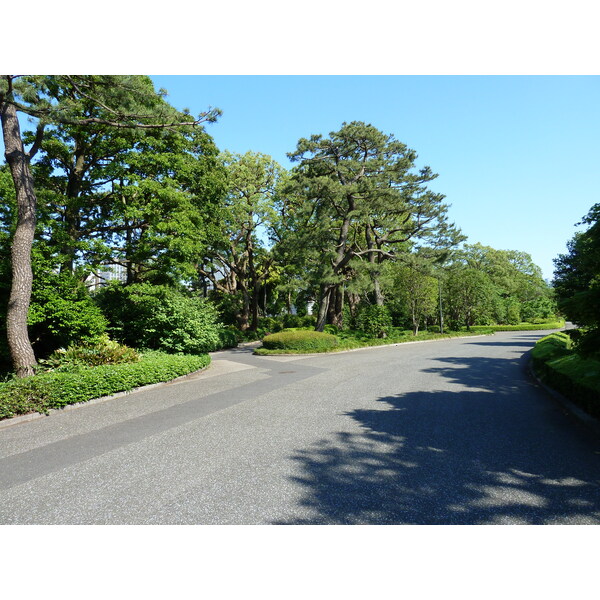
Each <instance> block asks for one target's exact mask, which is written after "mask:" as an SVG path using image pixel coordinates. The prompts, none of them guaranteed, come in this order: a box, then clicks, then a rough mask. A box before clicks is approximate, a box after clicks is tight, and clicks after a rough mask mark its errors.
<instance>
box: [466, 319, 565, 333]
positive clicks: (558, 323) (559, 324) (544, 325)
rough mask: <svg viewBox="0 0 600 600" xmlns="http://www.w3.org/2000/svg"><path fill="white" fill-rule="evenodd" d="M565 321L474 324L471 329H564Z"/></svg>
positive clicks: (482, 330)
mask: <svg viewBox="0 0 600 600" xmlns="http://www.w3.org/2000/svg"><path fill="white" fill-rule="evenodd" d="M564 326H565V322H564V321H555V322H553V323H520V324H519V325H472V326H471V331H481V332H485V331H490V330H491V331H540V330H542V331H543V330H545V329H562V328H563V327H564Z"/></svg>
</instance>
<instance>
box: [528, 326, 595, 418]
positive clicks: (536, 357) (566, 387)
mask: <svg viewBox="0 0 600 600" xmlns="http://www.w3.org/2000/svg"><path fill="white" fill-rule="evenodd" d="M571 348H572V340H571V338H570V337H569V336H568V335H566V334H565V333H562V332H557V333H552V334H550V335H547V336H546V337H543V338H542V339H541V340H539V341H538V342H537V344H536V345H535V346H534V348H533V350H532V351H531V360H532V364H533V368H534V370H535V372H536V373H537V374H538V376H539V377H540V378H541V379H542V381H543V382H544V383H546V384H547V385H549V386H550V387H551V388H554V389H555V390H557V391H559V392H560V393H562V394H564V396H566V397H567V398H569V400H571V401H572V402H573V403H574V404H577V405H578V406H580V407H581V408H582V409H583V410H585V411H586V412H587V413H588V414H590V415H592V416H594V417H596V418H600V362H599V361H597V360H592V359H585V358H582V357H581V356H579V355H578V354H577V353H576V352H574V351H573V350H572V349H571Z"/></svg>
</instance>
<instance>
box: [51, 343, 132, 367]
mask: <svg viewBox="0 0 600 600" xmlns="http://www.w3.org/2000/svg"><path fill="white" fill-rule="evenodd" d="M139 360H140V355H139V353H138V352H136V351H135V350H134V349H133V348H129V347H128V346H123V345H122V344H119V343H118V342H114V341H112V340H110V339H108V336H107V335H106V334H105V335H103V336H102V337H101V338H100V340H99V341H97V342H88V343H82V344H79V345H78V346H69V347H68V348H67V349H66V350H65V349H64V348H59V349H58V350H55V351H54V352H53V353H52V354H51V355H50V356H49V357H48V358H47V359H46V360H43V359H41V360H40V366H41V368H42V369H44V370H62V371H67V370H73V369H74V368H77V367H80V366H86V367H97V366H100V365H118V364H124V363H132V362H137V361H139Z"/></svg>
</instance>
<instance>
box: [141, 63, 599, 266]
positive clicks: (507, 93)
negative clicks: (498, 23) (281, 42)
mask: <svg viewBox="0 0 600 600" xmlns="http://www.w3.org/2000/svg"><path fill="white" fill-rule="evenodd" d="M152 79H153V80H154V82H155V84H156V86H157V87H162V88H165V89H166V90H167V91H168V92H169V96H168V100H169V101H170V102H171V104H173V105H174V106H175V107H177V108H180V109H181V108H189V109H190V110H191V111H192V113H193V114H197V113H200V112H202V111H203V110H206V108H207V107H208V106H213V107H218V108H220V109H222V111H223V115H222V116H221V117H220V118H219V120H218V121H217V122H216V123H215V124H210V125H208V126H207V130H208V132H209V133H210V134H211V135H212V136H213V138H214V140H215V142H216V144H217V146H218V147H219V148H220V149H222V150H230V151H232V152H239V153H243V152H246V151H247V150H252V151H255V152H262V153H265V154H270V155H271V156H272V157H273V158H274V159H275V160H277V161H278V162H280V163H281V164H282V165H284V166H286V167H290V166H291V163H289V161H288V160H287V157H286V153H287V152H291V151H293V150H294V149H295V147H296V143H297V141H298V139H299V138H301V137H308V136H309V135H311V134H315V133H320V134H324V135H326V134H328V133H329V132H330V131H334V130H337V129H339V127H340V125H341V124H342V122H343V121H353V120H356V121H365V122H368V123H371V124H372V125H374V126H375V127H377V128H378V129H381V130H382V131H384V132H385V133H393V134H394V135H395V136H396V138H397V139H398V140H400V141H402V142H404V143H405V144H407V145H408V146H409V147H411V148H413V149H414V150H416V151H417V153H418V155H419V158H418V160H417V165H418V166H424V165H429V166H430V167H431V168H432V169H433V171H434V172H435V173H438V175H439V177H438V178H437V179H436V180H435V181H434V182H433V183H432V184H431V188H432V189H434V190H435V191H436V192H441V193H443V194H445V195H446V201H447V202H448V203H449V204H451V205H452V206H451V208H450V212H449V214H450V218H451V220H453V221H454V222H456V224H457V225H458V226H459V227H461V229H462V230H463V233H465V234H466V235H467V236H468V240H467V241H468V243H475V242H481V243H482V244H485V245H489V246H492V247H494V248H497V249H507V250H521V251H525V252H528V253H529V254H531V256H532V258H533V260H534V262H535V263H536V264H538V265H539V266H540V267H541V268H542V271H543V273H544V276H545V277H546V278H551V277H552V273H553V264H552V259H553V258H555V257H556V256H557V255H558V254H559V253H561V252H565V250H566V246H565V245H566V242H567V240H569V239H570V238H571V237H572V236H573V234H574V232H575V231H576V228H575V227H574V225H575V223H577V222H579V221H580V220H581V218H582V217H583V216H584V215H585V214H586V213H587V211H588V210H589V208H590V207H591V206H592V205H593V204H594V203H596V202H599V201H600V198H599V196H598V190H599V189H600V169H598V165H599V159H600V152H599V150H598V140H600V121H599V119H598V116H599V115H598V111H599V107H600V77H598V76H558V75H556V76H491V75H489V76H452V75H444V76H408V75H407V76H329V75H321V76H275V75H273V76H268V75H265V76H251V75H245V76H234V75H231V76H189V75H185V76H183V75H168V76H152Z"/></svg>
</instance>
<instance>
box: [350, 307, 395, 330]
mask: <svg viewBox="0 0 600 600" xmlns="http://www.w3.org/2000/svg"><path fill="white" fill-rule="evenodd" d="M391 327H392V318H391V316H390V313H389V312H388V310H387V308H386V307H385V306H378V305H376V304H371V305H368V306H365V307H363V308H362V309H361V310H360V312H359V313H358V316H357V318H356V328H357V329H358V330H359V331H363V332H364V333H366V334H367V335H370V336H371V337H374V338H381V337H385V336H386V335H387V334H388V333H389V331H390V329H391Z"/></svg>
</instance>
